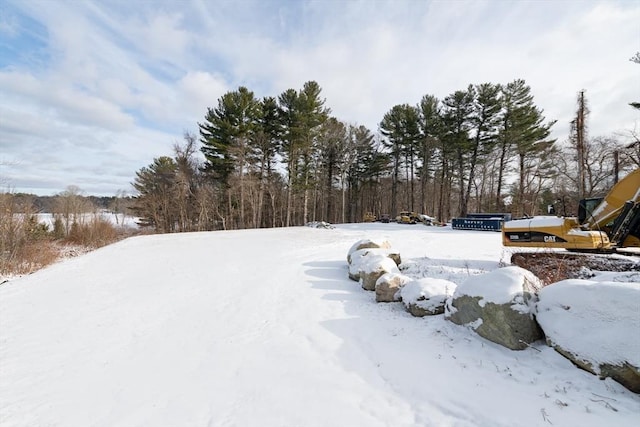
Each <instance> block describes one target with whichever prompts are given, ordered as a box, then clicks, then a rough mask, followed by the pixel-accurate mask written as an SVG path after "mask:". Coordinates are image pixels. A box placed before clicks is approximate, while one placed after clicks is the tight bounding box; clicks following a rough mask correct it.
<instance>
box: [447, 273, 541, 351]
mask: <svg viewBox="0 0 640 427" xmlns="http://www.w3.org/2000/svg"><path fill="white" fill-rule="evenodd" d="M541 288H542V282H540V280H539V279H538V278H537V277H536V276H534V275H533V273H531V272H529V271H527V270H525V269H523V268H520V267H515V266H514V267H504V268H500V269H498V270H494V271H492V272H490V273H486V274H481V275H478V276H472V277H470V278H469V279H467V280H466V281H465V282H463V283H462V284H460V285H459V286H458V287H457V288H456V290H455V292H454V294H453V297H452V299H451V300H450V303H449V304H447V307H446V313H445V316H446V318H447V319H448V320H450V321H452V322H453V323H456V324H458V325H468V326H471V327H472V328H473V329H474V330H475V331H476V332H477V333H478V335H480V336H481V337H483V338H485V339H488V340H489V341H492V342H494V343H496V344H500V345H502V346H505V347H507V348H510V349H512V350H523V349H525V348H526V347H527V346H528V345H529V344H530V343H532V342H533V341H537V340H539V339H542V338H543V334H542V330H541V329H540V327H539V326H538V324H537V322H536V320H535V318H534V312H535V303H536V302H537V296H536V292H537V291H538V290H539V289H541Z"/></svg>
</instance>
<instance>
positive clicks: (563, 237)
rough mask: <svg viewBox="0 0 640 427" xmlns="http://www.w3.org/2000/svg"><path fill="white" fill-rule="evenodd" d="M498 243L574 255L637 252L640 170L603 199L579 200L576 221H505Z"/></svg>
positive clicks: (542, 218)
mask: <svg viewBox="0 0 640 427" xmlns="http://www.w3.org/2000/svg"><path fill="white" fill-rule="evenodd" d="M502 243H503V245H504V246H522V247H534V248H560V249H568V250H571V251H578V252H615V251H616V249H620V248H632V247H636V248H640V169H636V170H634V171H633V172H631V173H630V174H628V175H627V176H626V177H624V178H623V179H622V180H620V181H618V183H616V184H615V185H614V186H613V187H612V188H611V190H610V191H609V193H608V194H607V195H606V196H605V197H604V198H591V199H583V200H581V201H580V205H579V208H578V217H555V216H539V217H533V218H525V219H517V220H513V221H506V222H505V223H504V224H503V226H502Z"/></svg>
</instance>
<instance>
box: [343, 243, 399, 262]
mask: <svg viewBox="0 0 640 427" xmlns="http://www.w3.org/2000/svg"><path fill="white" fill-rule="evenodd" d="M362 249H391V243H389V241H388V240H374V239H362V240H358V241H357V242H355V243H354V244H353V245H351V247H350V248H349V252H347V263H349V264H351V255H352V254H353V253H354V252H356V251H359V250H362Z"/></svg>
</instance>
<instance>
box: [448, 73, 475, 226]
mask: <svg viewBox="0 0 640 427" xmlns="http://www.w3.org/2000/svg"><path fill="white" fill-rule="evenodd" d="M474 99H475V89H474V87H473V86H471V85H469V87H468V88H467V90H465V91H462V90H459V91H456V92H454V93H453V94H451V95H449V96H447V97H446V98H445V99H444V100H443V101H442V103H443V105H444V114H443V121H444V125H445V134H444V142H445V144H446V145H448V147H447V148H448V149H447V150H446V151H444V152H443V153H442V155H443V156H445V155H447V154H449V153H451V154H452V155H453V159H452V161H453V162H455V165H456V169H457V178H458V194H459V200H458V215H460V216H466V214H467V212H466V210H467V201H466V198H465V196H466V191H465V189H466V182H467V179H468V175H467V174H468V172H469V167H468V166H469V155H470V153H471V152H472V147H473V145H472V140H471V138H470V135H469V132H470V130H471V126H472V118H473V112H474V105H473V102H474Z"/></svg>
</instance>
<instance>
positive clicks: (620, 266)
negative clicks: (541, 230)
mask: <svg viewBox="0 0 640 427" xmlns="http://www.w3.org/2000/svg"><path fill="white" fill-rule="evenodd" d="M511 264H513V265H517V266H519V267H522V268H524V269H527V270H529V271H531V272H532V273H533V274H535V275H536V276H538V278H540V280H542V281H543V282H544V284H545V285H548V284H550V283H555V282H559V281H560V280H565V279H589V278H591V277H593V276H594V273H593V272H594V271H640V260H635V259H629V258H628V257H627V258H623V257H619V256H617V255H596V254H575V253H562V252H545V253H527V252H522V253H515V254H513V255H512V256H511Z"/></svg>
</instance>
